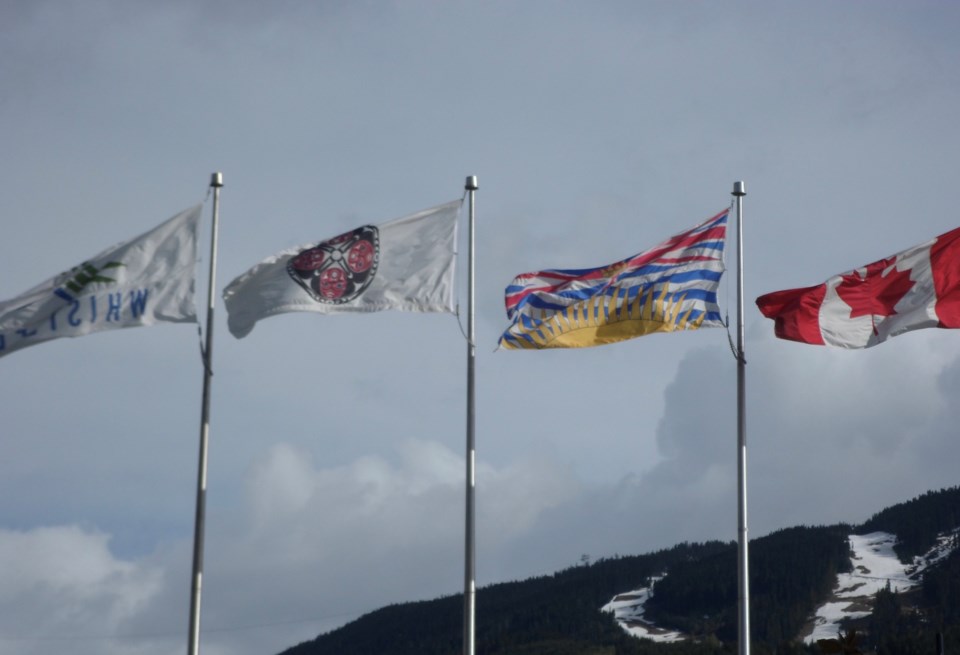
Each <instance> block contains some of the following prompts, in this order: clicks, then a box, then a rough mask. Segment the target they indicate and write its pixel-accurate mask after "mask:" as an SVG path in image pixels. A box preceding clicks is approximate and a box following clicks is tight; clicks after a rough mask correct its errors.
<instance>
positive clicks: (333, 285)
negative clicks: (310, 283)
mask: <svg viewBox="0 0 960 655" xmlns="http://www.w3.org/2000/svg"><path fill="white" fill-rule="evenodd" d="M319 287H320V288H319V291H320V295H321V296H323V297H324V298H330V299H334V298H339V297H340V296H342V295H343V294H344V292H345V291H346V290H347V274H346V273H345V272H344V270H343V269H342V268H328V269H327V270H325V271H324V272H323V273H321V274H320V284H319Z"/></svg>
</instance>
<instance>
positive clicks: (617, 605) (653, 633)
mask: <svg viewBox="0 0 960 655" xmlns="http://www.w3.org/2000/svg"><path fill="white" fill-rule="evenodd" d="M661 577H662V576H661ZM659 579H660V577H657V578H653V579H652V580H651V581H650V584H651V586H650V587H642V588H640V589H637V590H635V591H628V592H626V593H623V594H617V595H616V596H614V597H613V600H611V601H610V602H609V603H607V604H606V605H604V606H603V607H601V608H600V609H601V611H604V612H613V616H614V618H616V620H617V623H619V624H620V627H621V628H623V629H624V630H626V631H627V632H628V633H629V634H631V635H633V636H634V637H644V638H646V639H652V640H653V641H680V640H682V639H684V636H683V635H682V634H680V633H679V632H674V631H672V630H664V629H663V628H658V627H657V626H655V625H653V624H652V623H650V622H649V621H647V620H645V619H644V618H643V606H644V604H645V603H646V602H647V599H648V598H650V595H651V594H652V593H653V586H654V585H655V584H656V582H657V580H659Z"/></svg>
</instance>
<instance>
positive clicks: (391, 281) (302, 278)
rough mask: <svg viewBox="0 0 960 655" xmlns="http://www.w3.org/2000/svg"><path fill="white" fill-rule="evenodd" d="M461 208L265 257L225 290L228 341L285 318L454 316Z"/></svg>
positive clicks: (446, 208) (428, 212) (450, 205)
mask: <svg viewBox="0 0 960 655" xmlns="http://www.w3.org/2000/svg"><path fill="white" fill-rule="evenodd" d="M460 204H461V201H459V200H456V201H453V202H449V203H446V204H443V205H439V206H437V207H433V208H431V209H425V210H423V211H420V212H417V213H416V214H411V215H410V216H405V217H404V218H399V219H396V220H394V221H390V222H388V223H383V224H381V225H376V226H375V225H364V226H361V227H358V228H355V229H353V230H350V231H349V232H345V233H343V234H341V235H339V236H336V237H333V238H332V239H327V240H325V241H320V242H315V243H310V244H306V245H303V246H298V247H296V248H290V249H288V250H284V251H282V252H280V253H278V254H276V255H273V256H271V257H268V258H267V259H265V260H263V261H262V262H260V263H259V264H257V265H256V266H254V267H253V268H251V269H250V270H249V271H247V272H246V273H244V274H243V275H241V276H240V277H238V278H236V279H235V280H234V281H233V282H231V283H230V284H229V285H228V286H227V287H226V289H224V290H223V300H224V303H225V305H226V308H227V315H228V320H227V324H228V327H229V328H230V333H231V334H232V335H233V336H235V337H236V338H238V339H242V338H243V337H245V336H247V335H248V334H249V333H250V331H251V330H253V326H254V324H256V322H257V321H259V320H261V319H264V318H268V317H270V316H275V315H277V314H283V313H286V312H318V313H320V314H336V313H340V312H378V311H382V310H387V309H396V310H403V311H412V312H451V313H452V312H454V311H455V307H454V301H453V275H454V268H455V257H456V254H457V252H456V243H457V215H458V213H459V210H460Z"/></svg>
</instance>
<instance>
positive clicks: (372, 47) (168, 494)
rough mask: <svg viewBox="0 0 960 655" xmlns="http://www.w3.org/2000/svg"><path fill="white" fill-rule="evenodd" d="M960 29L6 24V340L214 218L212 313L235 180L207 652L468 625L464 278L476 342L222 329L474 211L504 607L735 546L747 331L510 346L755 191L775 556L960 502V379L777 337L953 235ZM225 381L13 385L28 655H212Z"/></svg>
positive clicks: (0, 523)
mask: <svg viewBox="0 0 960 655" xmlns="http://www.w3.org/2000/svg"><path fill="white" fill-rule="evenodd" d="M958 28H960V6H957V5H955V4H953V3H948V2H924V1H918V2H911V3H909V4H907V3H902V2H892V1H882V0H881V1H878V2H869V3H868V2H845V3H835V2H819V1H818V2H806V3H802V4H801V3H766V2H740V1H731V2H725V3H712V2H683V3H667V2H614V1H608V2H603V1H601V2H590V3H586V2H562V1H557V2H547V1H539V0H529V1H525V2H519V3H518V2H506V1H503V2H501V1H496V0H494V1H491V2H476V3H465V2H458V1H453V2H443V3H441V2H426V1H411V2H387V1H381V2H342V1H338V0H330V1H327V2H318V3H307V2H294V1H292V0H279V1H277V2H271V3H261V2H253V1H252V0H234V1H233V2H225V1H222V0H221V1H217V0H210V1H207V2H186V1H182V0H167V2H163V3H159V2H149V3H148V2H121V1H119V0H90V1H89V2H84V3H77V2H67V1H65V0H30V1H27V0H7V1H6V2H3V3H2V4H0V87H2V88H3V89H4V92H3V93H2V94H0V133H2V143H3V148H2V150H0V179H2V180H3V193H2V194H0V220H2V223H0V225H2V230H3V237H2V238H0V262H2V267H0V270H2V272H3V275H2V277H0V298H4V299H7V298H13V297H15V296H17V295H18V294H20V293H21V292H23V291H25V290H27V289H28V288H30V287H32V286H34V285H35V284H38V283H39V282H41V281H43V280H45V279H47V278H49V277H51V276H53V275H55V274H57V273H59V272H60V271H63V270H66V269H67V268H69V267H71V266H73V265H75V264H77V263H79V262H80V261H83V259H84V258H86V257H89V256H92V255H94V254H96V253H98V252H100V251H102V250H104V249H105V248H106V247H108V246H110V245H111V244H115V243H117V242H120V241H123V240H126V239H129V238H132V237H134V236H136V235H138V234H141V233H143V232H145V231H147V230H148V229H149V228H151V227H153V226H154V225H156V224H158V223H160V222H161V221H163V220H165V219H166V218H168V217H170V216H173V215H174V214H176V213H177V212H179V211H181V210H183V209H185V208H187V207H190V206H191V205H194V204H196V203H198V202H201V201H203V200H204V199H205V198H206V204H205V205H204V214H203V221H202V224H201V235H203V237H202V243H201V248H200V252H201V253H202V257H201V261H200V262H198V304H199V305H200V306H201V307H203V305H204V304H205V299H206V290H207V286H208V282H207V278H206V271H207V267H208V266H209V245H210V244H209V241H210V220H211V200H210V198H209V197H208V186H209V181H210V174H211V173H213V172H214V171H220V172H222V173H223V177H224V187H223V189H222V193H221V196H220V239H219V249H218V259H217V270H216V279H215V282H214V290H215V297H216V309H215V320H214V324H213V330H214V333H213V334H214V349H213V370H214V376H213V379H212V387H211V427H210V452H209V457H210V459H209V472H208V496H207V524H206V545H205V554H206V561H205V567H204V587H203V605H202V621H203V623H202V625H203V631H202V635H201V652H202V653H205V654H206V655H222V654H226V653H231V654H236V655H254V654H263V655H269V654H272V653H277V652H279V651H281V650H283V649H284V648H287V647H289V646H292V645H294V644H296V643H299V642H301V641H303V640H306V639H311V638H313V637H314V636H316V635H317V634H319V633H321V632H324V631H327V630H330V629H333V628H335V627H337V626H339V625H342V624H343V623H345V622H347V621H350V620H352V619H355V618H356V617H358V616H360V615H361V614H363V613H365V612H368V611H371V610H374V609H376V608H378V607H381V606H383V605H386V604H389V603H397V602H404V601H413V600H420V599H427V598H433V597H436V596H439V595H447V594H455V593H459V592H461V591H462V589H463V539H464V536H463V532H464V527H463V521H464V519H463V507H464V470H465V465H464V454H465V407H466V354H467V346H466V342H465V339H464V336H463V331H462V326H463V325H464V324H465V320H466V314H465V308H466V294H465V275H463V274H461V275H460V277H459V281H460V282H459V285H460V290H459V302H460V304H461V307H462V308H463V311H462V312H461V316H460V318H459V322H460V323H459V325H458V318H457V317H455V316H453V315H450V314H415V313H401V312H384V313H379V314H370V315H363V316H349V315H348V316H343V315H341V316H319V315H316V314H306V313H301V314H287V315H283V316H277V317H274V318H270V319H268V320H265V321H263V322H261V323H259V324H258V325H257V327H256V329H255V330H254V331H253V332H252V333H251V334H250V335H249V336H247V337H246V338H244V339H242V340H237V339H234V338H233V337H232V336H231V335H230V334H229V333H228V332H227V329H226V314H225V311H224V309H223V303H222V301H221V299H220V297H219V294H220V292H221V291H222V289H223V287H224V286H226V284H227V283H228V282H229V281H230V280H232V279H233V278H235V277H236V276H238V275H240V274H241V273H243V272H244V271H246V270H247V269H248V268H249V267H250V266H252V265H253V264H255V263H257V262H258V261H260V260H262V259H264V258H265V257H267V256H269V255H271V254H273V253H275V252H278V251H280V250H283V249H285V248H289V247H292V246H296V245H298V244H303V243H308V242H316V241H319V240H322V239H324V238H327V237H331V236H334V235H336V234H340V233H341V232H344V231H346V230H348V229H351V228H353V227H356V226H358V225H360V224H363V223H374V224H377V223H382V222H385V221H387V220H390V219H392V218H396V217H399V216H403V215H406V214H409V213H412V212H415V211H418V210H420V209H424V208H427V207H431V206H434V205H438V204H441V203H443V202H447V201H451V200H456V199H458V198H461V197H462V196H463V194H464V181H465V178H466V177H467V176H469V175H476V176H477V178H478V182H479V190H478V191H477V193H476V262H475V264H476V270H477V277H476V311H475V318H476V331H477V359H476V379H477V421H476V431H477V432H476V433H477V501H476V502H477V581H478V584H479V585H481V586H482V585H485V584H491V583H494V582H500V581H506V580H515V579H523V578H526V577H529V576H533V575H541V574H547V573H551V572H553V571H556V570H558V569H562V568H566V567H568V566H572V565H575V564H578V563H579V562H580V561H581V560H582V558H583V556H584V555H586V556H587V557H588V558H590V559H598V558H601V557H611V556H614V555H617V554H620V555H627V554H641V553H646V552H650V551H652V550H655V549H658V548H662V547H668V546H672V545H674V544H675V543H677V542H680V541H702V540H707V539H722V540H729V541H733V540H735V539H736V538H737V512H736V499H737V491H736V480H737V435H736V402H737V399H736V381H735V380H736V366H735V361H734V358H733V356H732V353H731V350H730V347H729V342H728V335H727V334H726V333H725V331H724V330H723V329H709V330H699V331H694V332H689V333H683V334H657V335H651V336H647V337H644V338H641V339H635V340H632V341H628V342H623V343H619V344H614V345H609V346H603V347H600V348H590V349H577V350H557V351H542V352H516V351H496V345H497V338H498V337H499V335H500V333H501V332H502V331H503V330H504V329H505V328H506V327H507V321H506V317H505V314H504V311H503V289H504V287H505V286H506V284H507V283H509V281H510V280H511V279H512V278H513V276H514V275H516V274H518V273H521V272H525V271H532V270H537V269H542V268H580V267H589V266H599V265H603V264H608V263H611V262H614V261H617V260H620V259H623V258H625V257H627V256H629V255H632V254H635V253H637V252H640V251H642V250H645V249H646V248H649V247H651V246H653V245H655V244H657V243H659V242H660V241H662V240H664V239H665V238H667V237H668V236H670V235H672V234H675V233H677V232H680V231H682V230H685V229H687V228H689V227H692V226H693V225H695V224H697V223H699V222H701V221H702V220H705V219H706V218H708V217H710V216H712V215H714V214H716V213H717V212H719V211H720V210H722V209H724V208H725V207H727V206H729V205H730V202H731V190H732V187H733V183H734V182H735V181H737V180H743V181H744V183H745V185H746V190H747V194H748V195H747V196H746V197H745V198H744V202H743V216H742V218H743V233H744V252H743V256H744V267H743V285H744V298H745V312H744V330H745V354H746V361H747V365H746V394H745V401H746V408H747V410H746V425H747V428H746V433H747V443H748V458H747V460H748V473H747V476H748V526H749V534H750V536H751V537H759V536H763V535H764V534H767V533H769V532H771V531H774V530H777V529H779V528H783V527H789V526H794V525H800V524H807V525H814V524H829V523H834V522H838V521H846V522H859V521H863V520H865V519H867V518H868V517H869V516H870V515H872V514H873V513H874V512H876V511H878V510H880V509H882V508H883V507H885V506H887V505H890V504H893V503H897V502H901V501H904V500H908V499H910V498H912V497H914V496H916V495H918V494H920V493H923V492H924V491H927V490H929V489H938V488H942V487H947V486H954V485H956V484H957V483H958V482H960V480H958V477H957V471H956V465H955V463H956V462H957V461H958V458H960V452H958V451H960V441H958V440H957V439H956V438H955V431H956V425H957V424H958V419H960V409H958V408H957V407H958V406H957V403H955V402H953V399H954V398H955V397H956V396H957V394H958V393H960V338H958V336H957V335H956V334H954V333H952V332H950V331H948V330H921V331H916V332H911V333H909V334H906V335H903V336H899V337H896V338H895V339H893V340H891V341H889V342H887V343H884V344H881V345H880V346H878V347H875V348H870V349H866V350H859V351H845V350H836V349H827V348H822V347H814V346H807V345H803V344H798V343H793V342H787V341H782V340H777V339H776V338H775V337H774V335H773V326H772V322H771V321H769V320H767V319H764V318H763V317H762V316H761V315H760V314H759V312H758V311H757V309H756V307H755V305H754V303H753V300H754V299H755V298H756V297H757V296H759V295H761V294H763V293H766V292H768V291H773V290H777V289H784V288H791V287H802V286H808V285H813V284H818V283H820V282H822V281H823V280H825V279H826V278H827V277H830V276H831V275H834V274H836V273H840V272H842V271H846V270H849V269H851V268H854V267H857V266H861V265H864V264H867V263H869V262H872V261H875V260H877V259H879V258H881V257H886V256H888V255H891V254H893V253H896V252H898V251H900V250H903V249H905V248H907V247H909V246H913V245H915V244H918V243H921V242H924V241H927V240H929V239H931V238H932V237H934V236H936V235H938V234H941V233H943V232H946V231H947V230H950V229H952V228H954V227H957V225H958V224H960V218H958V216H957V215H956V214H957V212H956V209H955V205H954V203H953V199H952V196H951V195H950V194H951V193H952V192H951V189H955V188H956V181H955V179H954V178H955V176H956V173H955V171H956V168H957V167H956V160H957V154H956V153H957V152H960V132H958V130H957V128H956V117H957V115H958V114H960V71H958V69H957V66H956V61H957V60H958V55H960V52H958V50H960V42H958V41H957V39H956V33H957V30H958ZM465 232H466V230H462V231H461V252H462V253H465V252H466V245H465V240H464V239H465ZM734 252H735V250H734V248H733V247H732V242H731V244H730V249H729V255H730V258H729V259H728V268H729V269H730V270H729V272H728V274H727V275H725V279H724V283H723V284H722V286H721V294H720V304H721V308H722V309H723V311H724V312H725V313H728V314H729V315H730V316H731V320H732V321H733V322H734V324H735V322H736V298H737V289H736V282H735V276H734V275H733V272H734V266H735V264H734V261H735V260H734V258H733V254H734ZM465 265H466V258H465V257H461V260H460V266H461V271H460V272H461V273H463V270H464V266H465ZM201 315H202V312H201ZM199 343H200V336H199V335H198V331H197V329H196V326H193V325H162V326H157V327H152V328H146V329H130V330H119V331H112V332H106V333H100V334H95V335H91V336H87V337H83V338H80V339H60V340H56V341H52V342H48V343H45V344H42V345H38V346H35V347H32V348H28V349H24V350H20V351H17V352H14V353H11V354H9V355H8V356H6V357H3V358H2V361H0V398H2V401H0V402H2V407H3V417H4V421H3V430H2V434H3V438H2V446H0V448H2V456H0V655H6V654H8V653H10V654H13V653H16V654H17V655H33V654H41V653H49V652H51V651H53V650H55V649H57V648H61V647H62V646H63V645H64V644H70V647H71V649H72V651H73V652H75V653H77V654H78V655H85V654H87V653H90V654H93V653H97V654H106V655H110V654H111V653H136V654H138V655H166V654H168V653H182V652H184V651H185V644H186V637H187V631H188V607H189V596H190V579H189V578H190V553H191V549H192V539H193V519H194V503H195V493H196V481H197V461H198V444H199V432H200V414H201V392H202V385H203V370H202V366H201V359H200V347H199ZM624 591H627V590H624ZM482 611H483V608H482V606H481V607H478V615H479V616H481V619H480V620H481V621H482Z"/></svg>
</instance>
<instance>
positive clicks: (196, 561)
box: [187, 173, 223, 655]
mask: <svg viewBox="0 0 960 655" xmlns="http://www.w3.org/2000/svg"><path fill="white" fill-rule="evenodd" d="M222 186H223V174H222V173H213V174H212V175H211V176H210V187H211V188H212V189H213V227H212V228H211V238H210V282H209V285H208V287H207V334H206V345H205V347H204V349H203V353H202V354H203V405H202V409H201V414H200V416H201V418H200V463H199V467H198V471H197V508H196V520H195V522H194V527H193V573H192V575H191V577H190V580H191V593H190V635H189V639H188V642H187V652H188V653H189V655H197V653H199V652H200V594H201V590H202V588H203V537H204V527H205V525H204V524H205V522H206V508H207V447H208V444H209V440H210V379H211V378H212V377H213V369H212V368H211V366H212V363H213V298H214V295H213V294H214V287H215V284H216V283H215V278H216V270H217V230H218V228H219V223H220V188H221V187H222Z"/></svg>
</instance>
